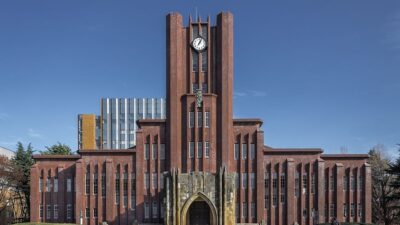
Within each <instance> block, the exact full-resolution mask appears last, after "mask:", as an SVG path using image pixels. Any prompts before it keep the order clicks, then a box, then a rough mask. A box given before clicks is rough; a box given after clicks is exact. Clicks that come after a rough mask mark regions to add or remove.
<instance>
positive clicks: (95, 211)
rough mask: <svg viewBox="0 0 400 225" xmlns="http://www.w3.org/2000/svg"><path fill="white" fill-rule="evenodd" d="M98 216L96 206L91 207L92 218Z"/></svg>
mask: <svg viewBox="0 0 400 225" xmlns="http://www.w3.org/2000/svg"><path fill="white" fill-rule="evenodd" d="M97 216H98V212H97V208H94V209H93V218H97Z"/></svg>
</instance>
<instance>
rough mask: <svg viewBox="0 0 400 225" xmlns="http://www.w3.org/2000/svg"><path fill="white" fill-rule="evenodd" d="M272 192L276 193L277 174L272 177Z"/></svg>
mask: <svg viewBox="0 0 400 225" xmlns="http://www.w3.org/2000/svg"><path fill="white" fill-rule="evenodd" d="M272 190H273V192H274V193H275V192H278V174H277V173H274V174H273V177H272Z"/></svg>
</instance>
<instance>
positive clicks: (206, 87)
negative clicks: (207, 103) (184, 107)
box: [202, 83, 208, 93]
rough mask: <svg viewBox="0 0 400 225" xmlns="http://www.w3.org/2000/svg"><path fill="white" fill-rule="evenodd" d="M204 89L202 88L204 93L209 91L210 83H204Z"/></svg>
mask: <svg viewBox="0 0 400 225" xmlns="http://www.w3.org/2000/svg"><path fill="white" fill-rule="evenodd" d="M202 87H203V89H202V91H203V93H207V92H208V85H207V83H203V86H202Z"/></svg>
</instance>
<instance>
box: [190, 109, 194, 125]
mask: <svg viewBox="0 0 400 225" xmlns="http://www.w3.org/2000/svg"><path fill="white" fill-rule="evenodd" d="M193 127H194V112H189V128H193Z"/></svg>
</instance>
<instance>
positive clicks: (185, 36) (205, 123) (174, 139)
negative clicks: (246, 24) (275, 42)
mask: <svg viewBox="0 0 400 225" xmlns="http://www.w3.org/2000/svg"><path fill="white" fill-rule="evenodd" d="M232 92H233V16H232V14H231V13H229V12H223V13H220V14H219V15H218V16H217V23H216V25H215V26H212V25H211V21H210V18H208V19H207V21H201V19H197V20H196V21H193V20H192V19H191V18H190V19H189V24H188V26H187V27H185V26H184V25H183V21H182V16H181V15H180V14H178V13H172V14H169V15H168V16H167V124H166V125H167V126H166V127H167V140H168V141H169V143H167V146H168V148H169V149H170V153H171V156H174V157H171V158H170V162H169V163H170V168H176V169H180V170H181V171H182V172H187V173H189V172H192V171H195V172H196V171H204V172H211V173H216V172H217V170H218V168H220V167H222V166H224V167H225V168H226V169H227V170H228V171H230V170H232V168H231V167H230V161H231V160H233V154H231V153H232V151H231V152H229V149H231V148H232V143H233V132H232V124H233V122H232Z"/></svg>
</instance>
